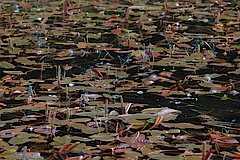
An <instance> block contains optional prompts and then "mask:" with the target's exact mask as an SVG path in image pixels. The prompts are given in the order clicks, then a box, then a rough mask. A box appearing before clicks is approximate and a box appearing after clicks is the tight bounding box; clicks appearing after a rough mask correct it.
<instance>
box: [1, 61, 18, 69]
mask: <svg viewBox="0 0 240 160" xmlns="http://www.w3.org/2000/svg"><path fill="white" fill-rule="evenodd" d="M0 68H4V69H13V68H15V66H14V65H13V64H11V63H8V62H0Z"/></svg>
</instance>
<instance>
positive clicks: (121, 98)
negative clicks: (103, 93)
mask: <svg viewBox="0 0 240 160" xmlns="http://www.w3.org/2000/svg"><path fill="white" fill-rule="evenodd" d="M120 101H121V108H122V114H125V107H124V101H123V96H122V95H121V96H120Z"/></svg>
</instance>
